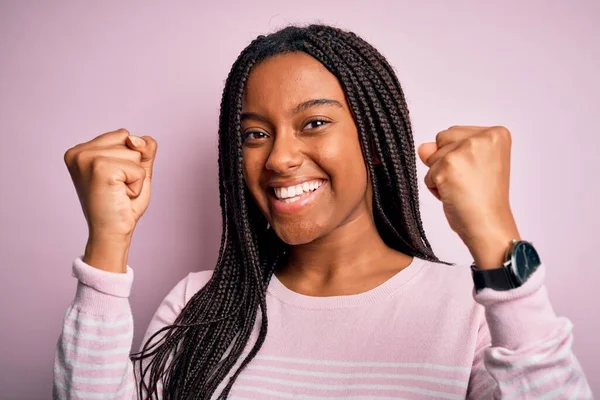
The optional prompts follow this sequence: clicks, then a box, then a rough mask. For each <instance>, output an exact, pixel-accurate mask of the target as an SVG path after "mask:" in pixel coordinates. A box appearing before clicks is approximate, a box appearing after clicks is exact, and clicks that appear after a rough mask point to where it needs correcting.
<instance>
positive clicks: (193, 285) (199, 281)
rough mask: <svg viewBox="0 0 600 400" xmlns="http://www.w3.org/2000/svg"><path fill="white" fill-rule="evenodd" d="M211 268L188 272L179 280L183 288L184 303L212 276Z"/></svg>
mask: <svg viewBox="0 0 600 400" xmlns="http://www.w3.org/2000/svg"><path fill="white" fill-rule="evenodd" d="M213 272H214V271H213V270H212V269H211V270H206V271H198V272H191V273H189V274H188V275H187V276H186V277H185V278H184V279H183V280H182V281H181V282H180V284H181V285H182V289H183V299H184V303H187V302H188V301H190V299H191V298H192V297H194V295H195V294H196V293H198V292H199V291H200V289H202V288H203V287H204V286H206V284H207V283H208V281H210V279H211V278H212V276H213Z"/></svg>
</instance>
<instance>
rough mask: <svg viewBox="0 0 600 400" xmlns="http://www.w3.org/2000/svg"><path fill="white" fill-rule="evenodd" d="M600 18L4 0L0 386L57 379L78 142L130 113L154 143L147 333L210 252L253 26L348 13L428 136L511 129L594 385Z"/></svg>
mask: <svg viewBox="0 0 600 400" xmlns="http://www.w3.org/2000/svg"><path fill="white" fill-rule="evenodd" d="M392 3H393V5H392ZM598 21H600V3H599V2H597V1H571V2H567V1H558V0H554V1H551V0H531V1H516V0H514V1H503V2H498V1H442V0H440V1H422V2H415V1H396V2H389V1H379V2H378V1H374V0H370V1H348V0H343V1H342V0H336V1H309V0H305V1H261V0H256V1H253V2H248V1H237V2H233V1H224V0H222V1H211V2H208V1H204V2H201V1H197V2H191V1H190V2H186V1H178V2H159V1H143V2H142V1H137V2H136V1H128V2H122V1H95V2H94V1H85V2H84V1H62V2H49V1H48V2H43V1H27V2H19V1H2V2H1V3H0V194H1V196H0V268H1V269H2V274H1V278H0V327H1V329H0V335H2V337H1V340H0V398H2V399H13V400H16V399H47V398H50V397H51V381H52V362H53V357H54V347H55V345H56V341H57V339H58V336H59V334H60V330H61V325H62V319H63V317H64V313H65V311H66V309H67V307H68V306H69V304H70V302H71V301H72V299H73V295H74V293H75V286H76V281H75V279H74V278H73V277H72V276H71V264H72V261H73V259H74V258H75V257H76V256H78V255H80V254H82V252H83V250H84V246H85V243H86V239H87V227H86V223H85V219H84V217H83V214H82V212H81V208H80V205H79V202H78V199H77V196H76V193H75V191H74V189H73V186H72V183H71V180H70V178H69V175H68V173H67V170H66V168H65V165H64V163H63V154H64V152H65V151H66V150H67V149H68V148H69V147H71V146H74V145H75V144H77V143H80V142H84V141H88V140H90V139H92V138H93V137H95V136H97V135H99V134H101V133H104V132H107V131H110V130H115V129H118V128H122V127H124V128H127V129H129V130H130V131H131V132H132V133H134V134H138V135H152V136H154V137H155V138H156V139H157V140H158V142H159V153H158V158H157V160H156V166H155V177H154V186H153V195H152V201H151V203H150V208H149V209H148V211H147V213H146V215H145V216H144V217H143V219H142V220H141V222H140V223H139V225H138V228H137V230H136V234H135V238H134V242H133V245H132V249H131V253H130V258H129V264H130V265H131V266H132V267H133V268H134V269H135V271H136V280H135V284H134V289H133V294H132V296H131V304H132V308H133V313H134V317H135V329H136V331H135V342H134V346H135V348H136V349H137V347H138V345H139V341H140V336H141V335H142V334H143V332H144V330H145V329H146V326H147V324H148V322H149V320H150V318H151V316H152V314H153V312H154V311H155V309H156V307H157V306H158V304H159V302H160V301H161V299H162V298H163V297H164V296H165V295H166V293H167V292H168V291H169V290H170V289H171V288H172V287H173V286H174V285H175V283H176V282H177V281H179V280H180V279H182V278H183V277H184V276H185V275H186V274H187V273H188V272H190V271H196V270H202V269H212V268H214V263H215V261H216V256H217V251H218V246H219V239H220V210H219V207H218V192H217V163H216V160H217V118H218V112H219V101H220V96H221V91H222V88H223V84H224V80H225V78H226V76H227V73H228V72H229V68H230V66H231V64H232V63H233V61H234V60H235V58H236V57H237V55H238V54H239V52H240V51H241V50H242V49H243V48H244V47H245V46H246V45H247V44H248V43H249V42H250V41H251V40H252V39H253V38H254V37H255V36H257V35H259V34H262V33H269V32H272V31H273V30H276V29H277V28H280V27H283V26H285V25H287V24H290V23H301V24H305V23H309V22H324V23H329V24H333V25H336V26H338V27H342V28H345V29H349V30H353V31H354V32H356V33H357V34H359V35H361V36H363V37H364V38H365V39H367V40H368V41H370V42H371V43H372V44H373V45H375V46H376V47H377V48H378V49H379V50H380V51H381V52H382V53H383V54H384V55H385V56H386V57H387V58H388V60H389V61H390V62H391V64H392V65H393V66H394V67H395V68H396V71H397V73H398V75H399V77H400V81H401V83H402V84H403V86H404V90H405V93H406V96H407V100H408V103H409V107H410V111H411V115H412V122H413V125H414V132H415V136H416V138H415V139H416V142H417V143H419V142H422V141H429V140H432V139H433V138H434V137H435V134H436V133H437V132H438V131H440V130H443V129H445V128H447V127H448V126H451V125H460V124H465V125H466V124H471V125H478V124H480V125H504V126H506V127H508V128H509V129H510V130H511V132H512V134H513V138H514V147H513V168H512V181H511V185H512V186H511V188H512V189H511V190H512V192H511V201H512V206H513V211H514V213H515V215H516V217H517V221H518V224H519V227H520V230H521V233H522V236H523V237H524V238H526V239H528V240H531V241H533V242H534V244H535V245H536V246H537V247H538V249H539V251H540V253H541V255H542V258H543V260H544V261H545V263H546V264H547V266H548V279H547V286H548V288H549V292H550V296H551V299H552V302H553V305H554V307H555V310H556V312H557V313H558V314H560V315H563V316H566V317H568V318H570V319H571V321H573V323H574V326H575V328H574V337H575V341H574V349H575V353H576V355H577V357H578V358H579V360H580V362H581V364H582V365H583V367H584V369H585V371H586V373H587V376H588V379H589V381H590V382H591V385H592V389H593V391H594V392H595V393H596V394H600V343H599V339H598V331H600V318H599V314H600V313H599V311H598V308H599V307H600V296H599V294H598V293H599V291H600V288H599V282H600V272H599V268H600V265H599V263H598V256H597V252H598V249H599V248H600V239H599V234H598V230H599V228H600V217H599V211H598V206H599V204H600V202H599V201H598V196H599V195H600V179H599V177H598V176H599V172H600V170H599V168H598V154H599V150H598V148H599V147H600V132H599V130H598V117H599V116H600V78H599V75H598V73H599V71H600V24H599V23H598ZM419 172H420V177H421V178H422V177H424V173H425V171H424V169H423V168H421V169H420V170H419ZM421 195H422V196H421V203H422V213H423V218H424V223H425V228H426V231H427V232H428V236H429V238H430V240H431V242H432V244H433V246H434V250H435V251H436V252H437V253H438V255H439V256H440V257H441V258H442V259H446V260H452V261H456V262H465V263H468V262H470V257H469V254H468V252H467V251H466V249H465V248H464V246H463V244H462V243H461V242H460V240H459V239H458V237H457V236H456V235H455V234H454V233H453V232H452V231H451V230H450V229H449V227H448V226H447V223H446V220H445V218H444V216H443V212H442V209H441V207H440V204H439V203H438V202H437V200H435V198H434V197H433V196H432V195H430V194H429V192H427V190H426V189H425V186H424V184H422V191H421Z"/></svg>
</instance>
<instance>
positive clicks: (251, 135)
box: [242, 131, 268, 143]
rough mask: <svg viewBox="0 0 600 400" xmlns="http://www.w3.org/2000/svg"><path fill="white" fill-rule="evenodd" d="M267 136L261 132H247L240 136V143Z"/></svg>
mask: <svg viewBox="0 0 600 400" xmlns="http://www.w3.org/2000/svg"><path fill="white" fill-rule="evenodd" d="M267 137H268V135H267V134H266V133H264V132H261V131H248V132H244V133H243V134H242V141H243V142H244V143H245V142H247V141H248V140H252V141H256V140H260V139H265V138H267Z"/></svg>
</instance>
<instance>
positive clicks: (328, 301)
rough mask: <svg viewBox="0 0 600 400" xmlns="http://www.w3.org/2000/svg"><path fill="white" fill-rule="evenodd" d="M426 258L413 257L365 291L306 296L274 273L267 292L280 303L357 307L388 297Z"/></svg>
mask: <svg viewBox="0 0 600 400" xmlns="http://www.w3.org/2000/svg"><path fill="white" fill-rule="evenodd" d="M425 262H426V260H423V259H420V258H417V257H413V259H412V261H411V262H410V264H408V265H407V266H406V267H404V268H403V269H402V270H401V271H399V272H397V273H396V274H394V275H393V276H392V277H390V278H389V279H387V280H386V281H384V282H383V283H381V284H380V285H379V286H376V287H374V288H373V289H370V290H367V291H366V292H362V293H358V294H350V295H340V296H326V297H319V296H308V295H305V294H301V293H298V292H294V291H293V290H291V289H288V287H287V286H285V285H284V284H283V283H282V282H281V281H280V280H279V278H277V276H276V275H275V274H273V275H272V277H271V281H270V283H269V287H268V288H267V294H269V295H271V296H273V297H275V298H276V299H278V300H279V301H281V302H282V303H285V304H288V305H291V306H295V307H299V308H307V309H333V308H348V307H358V306H362V305H366V304H372V303H375V302H377V301H379V300H381V299H385V298H389V297H390V296H391V295H393V294H394V293H396V292H397V291H398V290H399V289H400V288H401V287H402V286H403V285H404V284H405V283H407V282H409V281H410V280H411V279H412V278H414V277H415V275H417V274H418V273H419V271H421V269H422V268H423V266H424V265H425Z"/></svg>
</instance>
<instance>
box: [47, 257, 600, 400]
mask: <svg viewBox="0 0 600 400" xmlns="http://www.w3.org/2000/svg"><path fill="white" fill-rule="evenodd" d="M73 273H74V276H75V277H76V278H77V279H78V280H79V282H78V286H77V293H76V295H75V300H74V301H73V303H72V305H71V306H70V307H69V309H68V311H67V313H66V316H65V319H64V326H63V331H62V334H61V336H60V339H59V341H58V345H57V348H56V358H55V364H54V398H58V399H135V398H136V395H135V382H136V376H135V375H134V372H133V368H132V364H131V362H130V360H129V353H130V351H131V343H132V339H133V320H132V315H131V310H130V307H129V301H128V297H129V293H130V290H131V285H132V282H133V270H132V269H131V268H129V267H128V271H127V273H126V274H114V273H109V272H104V271H101V270H98V269H96V268H93V267H91V266H89V265H87V264H85V263H84V262H83V261H82V258H81V257H79V258H77V259H75V261H74V262H73ZM211 274H212V271H203V272H196V273H191V274H189V275H188V276H187V277H186V278H185V279H183V280H182V281H181V282H179V283H178V284H177V285H176V286H175V288H173V290H172V291H171V292H170V293H169V294H168V295H167V297H166V298H165V299H164V301H163V303H162V304H161V305H160V307H159V308H158V310H157V311H156V314H155V315H154V318H153V319H152V322H151V323H150V326H149V327H148V330H147V332H146V335H145V338H144V341H145V340H146V339H147V338H148V337H149V335H150V334H151V333H153V332H155V331H156V330H158V329H159V328H161V327H163V326H165V325H167V324H170V323H172V322H173V321H174V320H175V318H176V316H177V315H178V314H179V313H180V311H181V309H182V308H183V307H184V305H185V304H186V302H187V301H188V300H189V299H190V298H191V297H192V296H193V295H194V293H196V292H197V291H198V290H199V289H200V288H201V287H202V286H203V285H205V284H206V282H207V281H208V280H209V279H210V277H211ZM470 274H471V273H470V269H469V267H468V266H464V265H462V266H447V265H442V264H435V263H431V262H427V261H424V260H421V259H417V258H415V259H414V261H413V262H412V264H411V265H410V266H408V267H407V268H405V269H404V270H402V271H401V272H400V273H398V274H396V275H395V276H393V277H392V278H390V279H389V280H388V281H386V282H385V283H383V284H382V285H380V286H378V287H376V288H374V289H372V290H370V291H368V292H365V293H361V294H357V295H350V296H334V297H310V296H305V295H301V294H298V293H295V292H292V291H291V290H289V289H287V288H286V287H285V286H284V285H283V284H282V283H281V282H280V281H279V280H278V279H277V278H276V277H273V279H272V280H271V283H270V285H269V288H268V293H267V307H268V308H267V310H268V311H267V312H268V317H269V330H268V333H267V338H266V341H265V343H264V345H263V347H262V348H261V350H260V351H259V353H258V356H257V357H256V358H255V359H254V360H253V361H252V362H251V363H250V364H249V365H248V367H247V368H246V369H245V370H244V371H243V372H242V373H241V375H240V376H239V378H238V380H237V381H236V383H235V384H234V386H233V389H232V391H231V393H230V397H229V398H232V399H263V400H269V399H292V398H293V399H355V400H358V399H401V398H403V399H431V398H440V399H464V398H469V399H498V398H502V399H523V398H528V399H529V398H535V399H542V398H544V399H546V398H548V399H549V398H554V399H556V398H561V399H563V398H569V399H590V398H592V393H591V390H590V388H589V386H588V383H587V382H586V379H585V376H584V374H583V372H582V370H581V367H580V366H579V363H578V362H577V359H576V358H575V356H574V355H573V352H572V350H571V345H572V342H573V336H572V333H571V332H572V327H573V326H572V324H571V322H570V321H569V320H568V319H566V318H564V317H557V316H556V315H555V313H554V311H553V309H552V306H551V304H550V301H549V299H548V294H547V291H546V288H545V286H544V275H545V267H544V266H542V267H541V268H540V269H538V271H536V272H535V273H534V275H533V276H532V277H531V278H530V279H529V280H528V281H527V283H526V284H525V285H524V286H522V287H520V288H518V289H513V290H510V291H507V292H496V291H492V290H491V289H485V290H483V291H482V292H480V293H479V294H476V295H474V292H473V283H472V278H471V275H470ZM257 327H258V323H257V326H256V327H255V330H254V336H253V338H252V340H251V342H250V343H253V342H254V339H255V338H256V337H257V333H258V330H257V329H256V328H257ZM249 348H250V345H248V347H247V350H248V349H249ZM136 370H137V369H136ZM223 386H224V385H221V388H222V387H223ZM217 393H220V390H218V391H217Z"/></svg>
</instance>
